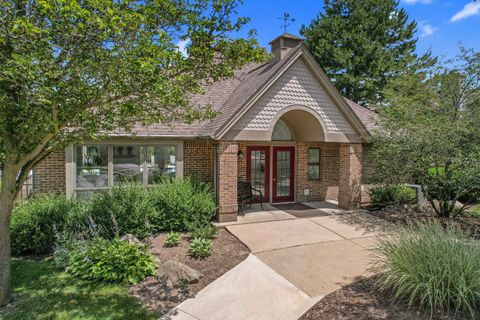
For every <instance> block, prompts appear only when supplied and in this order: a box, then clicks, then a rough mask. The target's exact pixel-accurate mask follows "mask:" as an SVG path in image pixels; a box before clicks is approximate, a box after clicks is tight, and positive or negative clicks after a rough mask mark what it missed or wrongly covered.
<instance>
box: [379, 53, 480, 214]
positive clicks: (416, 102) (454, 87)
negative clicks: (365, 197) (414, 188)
mask: <svg viewBox="0 0 480 320" xmlns="http://www.w3.org/2000/svg"><path fill="white" fill-rule="evenodd" d="M384 94H385V97H386V100H387V104H386V105H385V106H383V107H382V108H380V110H379V111H380V121H379V124H380V129H379V130H378V132H376V134H375V136H374V144H373V146H374V148H373V162H374V165H375V170H374V175H375V178H376V182H379V183H392V184H398V183H419V184H420V185H421V186H422V189H423V192H424V193H425V196H426V197H427V199H428V200H429V201H430V202H431V204H432V206H433V208H434V210H435V211H436V212H437V214H439V215H442V216H447V217H448V216H450V217H451V216H455V215H456V214H458V213H461V211H462V209H463V208H458V206H457V205H456V201H462V202H464V204H465V203H466V204H468V203H469V202H471V201H475V200H477V199H478V198H480V184H479V183H478V182H479V181H480V170H479V169H480V165H479V164H480V126H479V125H478V124H479V123H480V53H479V52H475V51H473V50H467V49H464V48H462V49H461V54H460V55H459V56H458V57H457V58H456V59H453V60H449V61H445V62H443V63H442V66H440V65H436V66H434V67H431V68H428V69H427V70H424V72H419V73H415V74H407V75H404V76H402V77H399V78H398V79H395V80H394V81H392V82H391V83H390V84H389V85H388V86H387V88H386V89H385V91H384Z"/></svg>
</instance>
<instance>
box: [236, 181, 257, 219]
mask: <svg viewBox="0 0 480 320" xmlns="http://www.w3.org/2000/svg"><path fill="white" fill-rule="evenodd" d="M254 192H256V193H257V194H254ZM237 201H238V206H239V208H240V213H241V214H244V212H243V206H244V205H245V203H248V204H249V208H251V207H252V203H253V202H254V201H258V202H259V203H260V208H262V210H263V194H262V191H260V190H258V189H255V188H254V187H252V184H251V183H250V182H245V181H238V183H237Z"/></svg>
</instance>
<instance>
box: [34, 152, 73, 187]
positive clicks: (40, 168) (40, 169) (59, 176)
mask: <svg viewBox="0 0 480 320" xmlns="http://www.w3.org/2000/svg"><path fill="white" fill-rule="evenodd" d="M65 180H66V173H65V151H57V152H54V153H52V154H51V155H49V156H48V157H46V158H45V159H44V160H43V161H42V162H40V163H39V164H38V165H37V166H36V167H35V168H34V169H33V190H34V192H35V193H61V194H64V193H65V183H66V182H65Z"/></svg>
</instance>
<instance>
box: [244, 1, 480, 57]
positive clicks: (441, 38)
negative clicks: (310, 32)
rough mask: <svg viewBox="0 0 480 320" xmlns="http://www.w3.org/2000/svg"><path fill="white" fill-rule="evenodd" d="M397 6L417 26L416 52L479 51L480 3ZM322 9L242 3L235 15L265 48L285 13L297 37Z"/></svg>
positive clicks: (305, 4) (314, 4) (311, 4)
mask: <svg viewBox="0 0 480 320" xmlns="http://www.w3.org/2000/svg"><path fill="white" fill-rule="evenodd" d="M359 1H362V0H359ZM400 6H401V7H402V8H404V9H405V10H406V11H407V13H408V15H409V18H410V19H411V20H413V19H415V20H416V21H417V23H418V30H417V34H416V35H417V37H418V38H419V40H418V43H417V53H419V54H422V53H424V52H426V51H427V50H431V51H432V53H433V54H434V55H436V56H439V57H445V58H450V57H454V56H455V55H456V54H457V53H458V45H459V43H462V44H463V45H464V46H465V47H467V48H475V49H476V50H477V51H480V0H477V1H476V2H474V1H473V0H400ZM322 8H323V1H321V0H244V4H243V5H241V6H240V7H239V8H238V13H239V15H241V16H248V17H250V18H251V21H250V23H249V24H248V25H247V27H246V28H245V31H244V32H245V33H246V31H247V30H248V29H256V30H257V33H258V40H259V42H260V44H261V45H262V46H265V47H268V43H269V42H270V41H271V40H273V39H274V38H275V37H277V36H278V35H280V34H281V33H282V32H283V29H282V28H281V25H282V21H281V20H279V19H278V18H279V17H281V16H282V15H283V13H284V12H288V13H289V14H290V15H291V17H293V18H295V22H292V23H291V25H290V26H289V27H288V28H287V32H289V33H291V34H294V35H300V32H299V30H300V27H301V26H302V25H303V24H305V25H308V24H310V22H311V21H312V19H313V18H315V17H316V16H317V15H318V13H319V12H320V11H322ZM243 35H245V34H243Z"/></svg>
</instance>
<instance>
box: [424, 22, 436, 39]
mask: <svg viewBox="0 0 480 320" xmlns="http://www.w3.org/2000/svg"><path fill="white" fill-rule="evenodd" d="M437 29H438V28H436V27H434V26H432V25H431V24H428V23H425V24H423V23H422V24H420V31H421V33H420V38H425V37H428V36H431V35H432V34H433V33H434V32H435V31H436V30H437Z"/></svg>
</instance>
